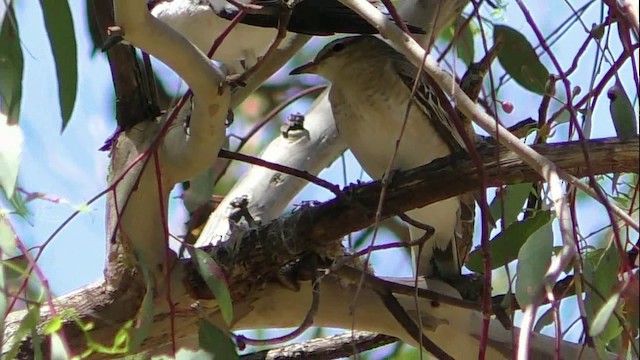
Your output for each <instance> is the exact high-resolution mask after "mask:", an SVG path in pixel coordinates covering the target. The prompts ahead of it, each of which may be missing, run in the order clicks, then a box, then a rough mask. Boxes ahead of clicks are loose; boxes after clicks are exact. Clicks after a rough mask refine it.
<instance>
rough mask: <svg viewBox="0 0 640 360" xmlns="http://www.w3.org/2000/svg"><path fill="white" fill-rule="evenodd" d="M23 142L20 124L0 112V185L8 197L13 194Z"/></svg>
mask: <svg viewBox="0 0 640 360" xmlns="http://www.w3.org/2000/svg"><path fill="white" fill-rule="evenodd" d="M23 143H24V136H23V135H22V129H20V126H18V124H17V123H14V124H11V123H9V119H8V118H7V117H6V116H4V115H3V114H0V187H1V188H2V190H3V191H4V193H5V194H6V196H7V197H8V198H12V197H13V195H14V194H15V189H16V182H17V181H18V169H19V168H20V158H21V157H22V148H23Z"/></svg>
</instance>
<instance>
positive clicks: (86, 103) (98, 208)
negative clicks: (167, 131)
mask: <svg viewBox="0 0 640 360" xmlns="http://www.w3.org/2000/svg"><path fill="white" fill-rule="evenodd" d="M550 3H553V5H554V6H553V8H552V7H551V6H550V5H549V4H550ZM572 3H574V2H572ZM582 3H583V2H581V3H580V4H582ZM17 4H18V10H17V16H18V21H19V23H20V24H21V30H22V32H21V40H22V46H23V50H24V57H25V77H24V80H23V96H24V97H23V102H22V117H21V119H20V126H21V127H22V129H23V130H24V133H25V149H24V153H23V158H22V163H21V167H20V177H19V184H20V186H21V187H22V188H24V189H25V190H27V191H30V192H35V191H40V192H44V193H46V194H47V196H48V197H49V198H59V199H61V200H62V203H58V204H56V203H51V202H47V201H42V200H35V201H32V202H31V203H30V204H29V208H30V211H31V213H32V216H30V217H29V219H28V221H24V220H21V219H19V218H18V217H11V218H10V219H11V221H12V224H13V225H14V226H15V227H16V229H17V233H18V235H19V236H20V238H21V240H22V241H23V242H25V243H26V244H28V245H29V246H34V245H37V244H41V243H42V242H44V241H45V240H46V239H47V237H49V236H50V234H51V233H52V232H53V231H54V230H55V229H56V228H57V227H58V226H59V225H60V224H61V223H62V222H63V221H64V220H65V219H66V218H67V217H68V216H69V215H70V214H71V213H72V212H73V211H74V210H75V209H77V208H79V207H80V206H81V205H82V204H83V203H85V202H86V201H87V200H88V199H90V198H92V197H93V196H94V195H95V194H97V193H99V192H100V191H102V190H103V189H104V188H105V187H106V186H107V184H106V181H105V179H106V174H107V165H108V158H107V153H104V152H99V151H98V148H99V147H100V146H101V145H102V144H103V142H104V140H105V139H106V138H107V137H108V136H109V135H110V133H111V132H112V131H113V129H114V128H115V120H114V95H113V90H112V85H111V79H110V72H109V68H108V63H107V60H106V56H105V55H103V54H97V55H96V56H91V49H92V45H91V43H90V41H91V40H90V38H89V37H88V29H87V26H86V21H85V19H84V16H85V11H84V4H85V2H84V1H72V2H71V5H72V11H73V17H74V26H75V31H76V38H77V43H78V66H79V69H78V75H79V78H78V79H79V84H78V89H79V90H78V98H77V101H76V106H75V109H74V112H73V116H72V118H71V121H70V123H69V126H68V127H67V129H66V130H65V132H64V133H62V134H61V133H60V129H61V118H60V115H59V107H58V95H57V85H56V78H55V69H54V63H53V58H52V55H51V50H50V47H49V43H48V40H47V37H46V33H45V30H44V26H43V23H42V16H41V12H40V8H39V3H38V2H35V1H22V2H17ZM527 5H528V6H529V8H530V10H531V12H532V14H533V16H534V17H535V19H536V20H537V21H538V24H539V25H540V26H541V28H542V31H543V33H549V32H550V30H551V29H553V27H554V26H555V25H556V24H558V23H560V22H561V20H562V19H565V18H567V17H569V15H570V14H571V13H570V11H569V9H568V8H567V6H566V5H565V3H564V2H528V4H527ZM574 6H576V7H578V5H574ZM599 17H600V10H599V8H598V5H594V6H592V8H591V9H590V10H589V11H588V12H587V14H586V15H585V17H584V18H585V20H584V22H585V24H586V26H587V27H590V26H591V24H592V23H597V22H599ZM504 20H505V22H506V23H507V24H508V25H509V26H511V27H514V28H516V29H518V30H520V31H522V32H523V33H524V34H526V35H527V36H530V35H531V34H532V32H531V30H530V29H529V26H528V25H527V24H526V23H525V22H524V20H523V18H522V16H521V13H520V11H519V9H518V8H517V7H516V6H515V4H514V5H513V6H512V7H510V8H509V9H508V10H507V12H506V13H505V14H504ZM584 37H585V36H584V32H583V31H582V29H581V27H580V26H574V27H573V28H572V29H571V30H570V31H569V33H568V34H567V35H566V36H564V37H563V39H562V40H561V42H560V44H558V45H556V46H555V47H554V50H555V51H556V55H557V56H558V57H559V58H560V59H561V62H562V64H563V66H565V67H566V66H568V64H569V63H570V60H571V57H570V56H572V54H575V51H576V49H577V47H579V46H580V44H581V43H582V41H583V39H584ZM320 42H321V40H314V41H313V44H312V45H316V46H317V45H318V44H319V43H320ZM611 43H612V46H611V51H612V53H613V54H614V56H618V54H619V53H620V48H619V46H617V42H616V41H612V42H611ZM480 52H481V51H480V48H479V47H478V48H477V51H476V54H479V53H480ZM306 54H307V56H311V54H313V51H307V52H306ZM594 54H595V53H594V51H593V48H590V50H589V51H587V53H586V54H585V55H584V56H583V58H582V60H581V63H580V68H581V70H580V71H578V72H577V73H576V74H575V75H574V76H573V77H572V79H571V80H572V81H574V82H576V83H579V84H580V85H581V86H582V87H583V92H585V91H586V90H585V89H586V88H587V87H588V81H587V80H584V79H588V78H590V76H591V72H590V68H591V67H592V64H593V61H594V58H595V55H594ZM636 54H637V52H636ZM476 60H478V55H476ZM542 61H543V63H544V64H545V65H547V67H548V69H549V70H550V71H551V72H555V71H554V70H553V68H552V67H551V66H550V61H549V59H548V58H547V57H543V58H542ZM630 71H631V70H630V66H629V65H628V64H627V65H626V66H625V67H624V68H623V69H622V74H624V75H623V76H622V80H623V84H624V85H625V88H626V90H627V91H628V92H630V94H629V95H630V96H632V98H633V96H635V93H634V92H633V88H634V85H633V83H632V80H631V76H630ZM284 74H285V73H284V72H281V73H280V75H279V77H280V78H281V77H282V76H285V75H284ZM562 91H563V90H562ZM500 99H501V100H505V101H511V102H512V103H514V104H515V105H516V108H515V109H514V111H513V112H512V113H511V114H504V113H502V114H501V118H502V120H503V121H504V122H505V123H507V124H513V123H515V122H517V121H519V120H522V119H524V118H526V117H528V116H530V115H532V113H537V107H538V104H539V101H540V97H539V96H538V95H535V94H532V93H529V92H526V91H525V90H523V89H521V88H519V87H518V86H516V85H515V84H513V82H511V83H510V84H509V85H508V86H507V87H505V89H504V90H503V91H502V93H501V95H500ZM303 106H307V105H306V104H302V105H294V106H293V107H290V109H291V112H292V111H304V109H305V108H304V107H303ZM636 108H637V104H636ZM531 109H536V111H534V112H532V111H531ZM595 110H596V111H595V115H594V122H595V123H594V128H593V135H592V136H593V137H606V136H614V135H615V132H614V128H613V126H612V124H611V120H610V116H609V113H608V102H607V101H604V100H601V101H599V103H598V106H597V107H596V109H595ZM233 130H234V131H236V132H242V131H239V130H238V129H237V128H236V129H233ZM346 164H347V168H348V169H349V171H348V181H349V182H352V181H355V180H357V179H359V178H361V177H362V175H361V171H360V169H359V167H358V165H357V163H356V162H355V160H354V159H353V157H352V156H350V154H347V156H346ZM342 173H343V168H342V162H341V161H340V160H338V161H337V162H336V163H335V164H334V165H333V166H332V167H331V168H329V169H327V170H326V171H324V172H323V173H322V174H321V177H323V178H325V179H328V180H330V181H333V182H334V183H338V184H343V183H344V179H343V177H342ZM362 178H366V177H362ZM329 197H330V195H329V194H328V193H327V192H325V191H323V190H318V189H317V188H315V187H311V186H310V187H307V188H306V189H305V191H303V192H302V193H301V194H300V195H298V196H297V197H296V199H295V200H294V203H295V202H300V201H302V200H325V199H328V198H329ZM0 205H2V206H3V207H6V204H0ZM583 205H584V208H583V210H581V211H580V212H579V214H578V215H579V219H580V220H581V221H580V222H581V224H582V225H583V226H584V227H583V232H584V233H585V234H586V233H589V232H590V230H589V229H597V228H599V227H600V226H602V225H604V219H603V217H602V216H599V215H598V214H599V213H600V212H601V211H602V208H601V207H600V206H599V205H596V204H594V203H593V202H590V201H587V202H583ZM104 207H105V201H104V199H100V200H99V201H97V202H95V203H93V204H91V205H90V206H89V207H88V210H85V211H83V213H82V214H81V215H80V216H78V217H77V218H76V219H75V220H73V221H72V222H71V223H70V224H69V225H68V226H67V227H66V228H65V229H64V230H63V231H62V232H61V233H60V234H59V235H58V236H57V237H56V238H55V239H54V241H53V242H52V243H51V244H50V245H49V247H48V248H47V249H46V250H45V252H44V255H43V256H42V258H41V260H40V266H41V267H42V269H43V271H44V273H45V274H46V275H47V277H48V280H49V284H50V286H51V289H52V290H53V291H54V292H55V293H56V294H64V293H67V292H69V291H71V290H73V289H76V288H78V287H81V286H83V285H86V284H88V283H89V282H92V281H94V280H97V279H99V278H101V277H102V271H103V268H104V254H105V232H104V222H105V220H104V218H105V217H104ZM185 218H186V217H185V212H184V209H183V207H182V205H181V204H180V203H178V202H177V201H173V202H172V203H171V206H170V220H171V224H170V230H171V232H172V233H173V234H176V235H179V234H182V232H183V229H182V223H184V221H185ZM399 255H401V253H400V252H395V253H394V252H385V253H382V254H379V255H376V259H375V260H374V264H376V263H377V264H378V265H379V266H378V267H376V269H377V270H378V271H377V272H378V273H380V274H383V275H409V274H410V268H409V264H408V263H407V262H406V260H405V259H406V258H405V257H404V256H399ZM564 323H565V324H566V323H567V322H566V321H565V322H564Z"/></svg>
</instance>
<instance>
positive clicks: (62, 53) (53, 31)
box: [40, 0, 78, 131]
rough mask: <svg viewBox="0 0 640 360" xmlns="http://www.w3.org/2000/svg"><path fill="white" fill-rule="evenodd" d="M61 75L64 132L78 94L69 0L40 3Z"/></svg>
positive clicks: (76, 59)
mask: <svg viewBox="0 0 640 360" xmlns="http://www.w3.org/2000/svg"><path fill="white" fill-rule="evenodd" d="M40 6H41V7H42V14H43V15H44V25H45V27H46V29H47V34H48V35H49V42H50V43H51V50H52V51H53V59H54V61H55V63H56V74H57V75H58V97H59V99H60V113H61V115H62V131H64V129H65V128H66V127H67V124H68V123H69V119H71V114H72V113H73V106H74V104H75V102H76V95H77V92H78V57H77V53H78V50H77V47H76V34H75V31H74V29H73V18H72V17H71V9H70V8H69V3H68V2H67V1H66V0H40Z"/></svg>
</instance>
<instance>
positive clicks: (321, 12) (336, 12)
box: [149, 0, 424, 73]
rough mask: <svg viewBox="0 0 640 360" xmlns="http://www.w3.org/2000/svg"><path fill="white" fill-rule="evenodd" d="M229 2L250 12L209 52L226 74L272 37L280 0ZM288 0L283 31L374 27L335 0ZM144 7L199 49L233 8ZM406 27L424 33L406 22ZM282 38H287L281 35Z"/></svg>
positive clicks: (222, 4)
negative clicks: (244, 7)
mask: <svg viewBox="0 0 640 360" xmlns="http://www.w3.org/2000/svg"><path fill="white" fill-rule="evenodd" d="M374 1H378V0H374ZM233 3H235V4H238V5H242V6H250V7H251V8H250V11H249V12H248V13H245V14H244V16H243V18H242V20H241V23H239V24H237V25H236V26H235V27H234V29H233V30H232V31H231V32H230V33H229V34H228V35H227V37H226V38H225V40H224V41H223V42H222V44H221V46H220V47H219V48H218V49H217V51H216V52H215V54H214V56H213V57H214V59H215V60H218V61H220V62H222V63H224V64H225V65H226V66H227V68H229V70H230V72H231V73H237V72H240V71H242V70H244V69H246V68H248V67H251V66H253V65H254V64H255V63H256V62H257V60H258V58H259V57H260V56H262V55H263V54H264V52H265V51H266V50H267V48H268V47H269V45H270V44H271V43H272V42H273V40H274V38H275V37H276V35H277V33H278V30H277V28H278V24H279V22H280V20H281V17H280V15H281V14H282V11H283V10H284V9H285V8H284V6H285V2H284V1H281V0H258V1H255V2H254V3H252V4H250V5H249V1H248V0H237V1H233ZM292 3H293V5H292V7H291V13H290V16H289V19H288V23H287V30H288V31H289V33H288V34H287V35H288V36H290V35H291V32H294V33H300V34H306V35H324V36H326V35H333V34H336V33H352V34H375V33H377V32H378V31H377V30H376V28H375V27H373V26H371V25H370V24H369V23H367V22H366V21H365V20H364V19H362V18H361V17H360V16H359V15H358V14H356V13H354V12H353V11H352V10H351V9H349V8H348V7H346V6H344V5H342V3H340V2H339V1H338V0H297V1H293V2H292ZM149 6H150V7H151V14H152V15H153V16H155V17H156V18H158V19H160V20H162V21H163V22H165V23H166V24H168V25H169V26H171V27H172V28H174V29H175V30H176V31H178V32H180V33H181V34H182V35H183V36H185V37H186V38H187V39H189V40H190V41H191V42H192V43H194V44H195V45H196V46H197V47H198V48H199V49H200V50H201V51H202V52H204V53H207V52H208V50H209V48H210V47H211V45H212V44H213V42H214V40H215V39H216V38H217V37H218V36H219V35H220V34H221V33H222V32H223V31H224V30H225V29H226V28H227V26H228V25H229V23H230V20H232V19H233V18H234V17H235V16H236V15H237V14H238V11H239V10H238V8H237V7H236V6H234V5H232V3H229V2H227V1H225V0H211V1H209V0H173V1H153V2H152V3H150V5H149ZM381 6H383V5H381ZM409 30H410V31H412V32H415V33H421V32H424V31H421V30H420V29H418V28H415V27H412V26H409ZM283 41H285V42H286V41H288V39H287V37H285V39H284V40H283Z"/></svg>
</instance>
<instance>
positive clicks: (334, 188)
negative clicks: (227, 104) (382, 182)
mask: <svg viewBox="0 0 640 360" xmlns="http://www.w3.org/2000/svg"><path fill="white" fill-rule="evenodd" d="M218 156H220V157H221V158H225V159H231V160H238V161H242V162H246V163H247V164H252V165H257V166H261V167H264V168H267V169H271V170H273V171H279V172H281V173H284V174H288V175H291V176H295V177H297V178H300V179H304V180H307V181H308V182H310V183H312V184H315V185H318V186H320V187H322V188H324V189H327V190H329V191H331V192H332V193H333V194H334V195H335V196H336V197H342V196H344V194H343V193H342V191H340V187H339V186H338V185H335V184H332V183H330V182H328V181H326V180H322V179H320V178H319V177H317V176H313V175H311V174H310V173H308V172H307V171H301V170H298V169H294V168H290V167H288V166H284V165H280V164H276V163H272V162H270V161H267V160H263V159H260V158H257V157H254V156H250V155H245V154H241V153H238V152H234V151H229V150H225V149H220V152H219V153H218Z"/></svg>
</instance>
